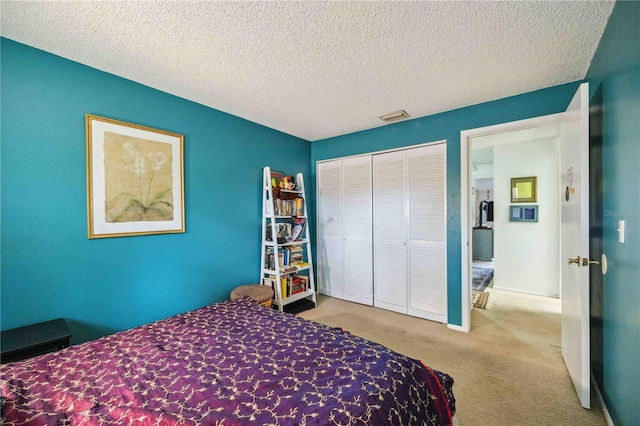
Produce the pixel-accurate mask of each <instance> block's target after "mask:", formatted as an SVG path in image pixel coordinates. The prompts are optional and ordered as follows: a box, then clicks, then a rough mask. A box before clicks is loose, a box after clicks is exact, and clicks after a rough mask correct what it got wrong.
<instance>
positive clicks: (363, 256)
mask: <svg viewBox="0 0 640 426" xmlns="http://www.w3.org/2000/svg"><path fill="white" fill-rule="evenodd" d="M342 173H343V183H342V188H343V201H344V203H343V213H344V222H343V223H344V225H343V232H342V234H343V236H344V244H343V273H344V275H343V278H344V281H343V288H344V299H345V300H350V301H352V302H358V303H363V304H366V305H372V304H373V245H372V237H371V233H372V229H373V226H372V202H371V199H372V196H371V156H370V155H367V156H361V157H352V158H345V159H343V160H342Z"/></svg>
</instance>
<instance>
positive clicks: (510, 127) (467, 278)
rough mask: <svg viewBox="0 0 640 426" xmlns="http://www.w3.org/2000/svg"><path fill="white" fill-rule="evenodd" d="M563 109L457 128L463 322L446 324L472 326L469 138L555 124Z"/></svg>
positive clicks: (560, 117) (562, 117)
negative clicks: (531, 116)
mask: <svg viewBox="0 0 640 426" xmlns="http://www.w3.org/2000/svg"><path fill="white" fill-rule="evenodd" d="M564 117H565V113H562V112H561V113H558V114H550V115H543V116H540V117H534V118H527V119H524V120H518V121H512V122H509V123H502V124H496V125H493V126H486V127H478V128H476V129H469V130H463V131H461V132H460V228H461V231H462V232H461V238H460V240H461V256H460V264H461V265H460V266H461V273H462V278H461V287H462V288H461V298H462V304H461V307H462V325H461V326H460V327H457V326H452V325H451V324H449V328H454V329H458V330H460V331H464V332H467V333H468V332H469V331H470V330H471V308H472V306H471V278H472V277H471V274H470V272H471V265H472V259H471V255H472V253H471V250H470V247H471V244H472V241H471V236H472V232H471V230H472V228H473V223H474V216H473V214H472V212H471V209H470V206H471V186H472V182H471V167H472V164H471V162H470V161H469V160H470V159H471V156H470V155H469V151H470V146H471V139H472V138H475V137H479V136H488V135H493V134H498V133H505V132H511V131H514V130H522V129H527V128H532V127H539V126H546V125H549V124H557V123H561V122H562V121H564Z"/></svg>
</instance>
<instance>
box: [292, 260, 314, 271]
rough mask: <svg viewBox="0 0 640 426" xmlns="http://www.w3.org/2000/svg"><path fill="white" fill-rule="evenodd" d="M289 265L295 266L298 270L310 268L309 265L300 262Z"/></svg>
mask: <svg viewBox="0 0 640 426" xmlns="http://www.w3.org/2000/svg"><path fill="white" fill-rule="evenodd" d="M291 265H292V266H295V267H296V269H297V270H299V269H304V268H308V267H310V266H311V263H309V262H303V261H300V262H293V263H291Z"/></svg>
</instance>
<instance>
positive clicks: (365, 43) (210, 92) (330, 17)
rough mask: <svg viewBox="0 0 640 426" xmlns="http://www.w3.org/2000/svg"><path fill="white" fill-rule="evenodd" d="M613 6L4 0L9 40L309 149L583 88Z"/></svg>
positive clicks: (588, 3) (604, 3)
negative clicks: (482, 106) (389, 118)
mask: <svg viewBox="0 0 640 426" xmlns="http://www.w3.org/2000/svg"><path fill="white" fill-rule="evenodd" d="M613 5H614V3H613V2H610V1H580V2H568V1H562V2H546V1H535V2H534V1H515V2H495V1H492V2H485V1H457V2H444V1H423V2H419V1H415V2H324V1H317V2H306V1H305V2H295V1H288V2H284V1H275V2H246V1H244V2H242V1H240V2H226V1H215V2H214V1H209V2H195V1H173V2H167V1H155V2H133V1H113V2H80V1H73V2H72V1H66V2H64V1H63V2H59V1H56V2H50V1H34V2H30V1H2V3H1V15H2V17H1V19H2V20H1V27H0V29H1V34H2V36H3V37H7V38H9V39H12V40H15V41H18V42H21V43H25V44H27V45H30V46H34V47H37V48H39V49H42V50H45V51H48V52H51V53H55V54H57V55H60V56H62V57H65V58H68V59H71V60H74V61H78V62H80V63H83V64H86V65H89V66H91V67H94V68H97V69H100V70H103V71H106V72H109V73H112V74H115V75H118V76H121V77H124V78H127V79H130V80H133V81H136V82H139V83H142V84H144V85H147V86H150V87H153V88H156V89H159V90H162V91H165V92H168V93H171V94H173V95H177V96H180V97H183V98H186V99H189V100H192V101H195V102H198V103H201V104H203V105H206V106H209V107H212V108H215V109H218V110H221V111H224V112H227V113H230V114H234V115H237V116H240V117H243V118H246V119H248V120H251V121H254V122H257V123H260V124H263V125H265V126H269V127H272V128H274V129H278V130H280V131H283V132H286V133H289V134H292V135H295V136H298V137H301V138H303V139H306V140H310V141H313V140H318V139H323V138H327V137H331V136H338V135H342V134H346V133H351V132H354V131H359V130H364V129H369V128H373V127H377V126H381V125H384V124H385V123H383V122H382V121H380V120H379V119H378V118H377V117H378V116H380V115H383V114H386V113H389V112H393V111H396V110H399V109H404V110H406V111H407V112H408V113H409V114H410V116H411V118H415V117H421V116H425V115H431V114H434V113H438V112H442V111H447V110H451V109H455V108H460V107H464V106H468V105H473V104H477V103H481V102H485V101H489V100H494V99H500V98H503V97H507V96H512V95H516V94H520V93H525V92H529V91H533V90H537V89H540V88H544V87H549V86H554V85H557V84H562V83H567V82H571V81H575V80H579V79H582V78H584V76H585V74H586V72H587V70H588V68H589V65H590V63H591V59H592V58H593V55H594V53H595V50H596V48H597V46H598V42H599V40H600V37H601V35H602V32H603V31H604V28H605V26H606V23H607V20H608V18H609V15H610V14H611V10H612V8H613Z"/></svg>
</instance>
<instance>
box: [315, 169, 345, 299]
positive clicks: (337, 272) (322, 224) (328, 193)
mask: <svg viewBox="0 0 640 426" xmlns="http://www.w3.org/2000/svg"><path fill="white" fill-rule="evenodd" d="M316 172H317V199H318V209H317V212H318V215H317V216H318V217H317V218H316V220H317V222H318V244H317V245H318V253H317V256H318V265H317V271H318V292H320V293H322V294H326V295H328V296H333V297H338V298H342V297H343V281H342V160H336V161H329V162H324V163H318V166H317V170H316Z"/></svg>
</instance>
